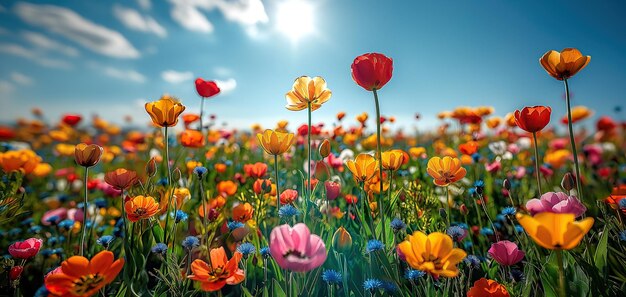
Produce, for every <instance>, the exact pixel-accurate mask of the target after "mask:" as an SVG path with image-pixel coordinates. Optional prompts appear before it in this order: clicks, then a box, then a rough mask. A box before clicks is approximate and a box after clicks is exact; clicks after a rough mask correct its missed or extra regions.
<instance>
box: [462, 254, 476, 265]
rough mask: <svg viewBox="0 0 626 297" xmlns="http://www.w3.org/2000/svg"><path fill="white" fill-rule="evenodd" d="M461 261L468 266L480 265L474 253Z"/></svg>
mask: <svg viewBox="0 0 626 297" xmlns="http://www.w3.org/2000/svg"><path fill="white" fill-rule="evenodd" d="M463 262H465V264H467V266H469V267H478V266H480V259H478V257H476V256H474V255H469V256H467V257H465V259H463Z"/></svg>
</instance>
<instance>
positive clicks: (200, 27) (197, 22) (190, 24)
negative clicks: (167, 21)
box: [170, 0, 213, 33]
mask: <svg viewBox="0 0 626 297" xmlns="http://www.w3.org/2000/svg"><path fill="white" fill-rule="evenodd" d="M170 1H172V3H173V4H174V7H173V8H172V11H171V12H170V14H171V16H172V19H174V21H176V22H177V23H178V24H179V25H181V26H183V27H184V28H185V29H187V30H191V31H198V32H204V33H211V32H213V24H211V22H209V20H208V19H207V18H206V17H205V16H204V15H203V14H202V12H200V10H198V8H197V7H196V6H195V5H194V4H192V3H191V2H188V1H179V0H170Z"/></svg>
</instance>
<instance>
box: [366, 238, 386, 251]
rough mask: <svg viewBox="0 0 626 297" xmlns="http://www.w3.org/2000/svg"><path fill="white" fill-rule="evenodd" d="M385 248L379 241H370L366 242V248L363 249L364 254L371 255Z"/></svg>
mask: <svg viewBox="0 0 626 297" xmlns="http://www.w3.org/2000/svg"><path fill="white" fill-rule="evenodd" d="M384 248H385V244H383V243H382V242H381V241H380V240H376V239H371V240H369V241H368V242H367V247H366V248H365V252H366V253H368V254H369V253H371V252H375V251H380V250H382V249H384Z"/></svg>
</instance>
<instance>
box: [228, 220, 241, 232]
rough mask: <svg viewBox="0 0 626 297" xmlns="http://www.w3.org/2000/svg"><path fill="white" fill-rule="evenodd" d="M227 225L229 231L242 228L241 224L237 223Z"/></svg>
mask: <svg viewBox="0 0 626 297" xmlns="http://www.w3.org/2000/svg"><path fill="white" fill-rule="evenodd" d="M227 225H228V230H230V231H233V230H235V229H238V228H241V227H243V226H244V225H243V223H242V222H237V221H232V222H228V224H227Z"/></svg>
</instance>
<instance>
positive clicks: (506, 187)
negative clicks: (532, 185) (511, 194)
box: [502, 178, 511, 191]
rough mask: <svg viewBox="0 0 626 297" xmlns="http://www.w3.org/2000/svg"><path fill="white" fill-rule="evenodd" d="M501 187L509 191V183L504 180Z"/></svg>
mask: <svg viewBox="0 0 626 297" xmlns="http://www.w3.org/2000/svg"><path fill="white" fill-rule="evenodd" d="M502 186H503V187H504V188H505V189H506V190H507V191H510V190H511V182H510V181H509V180H508V179H506V178H505V179H504V181H503V182H502Z"/></svg>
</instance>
